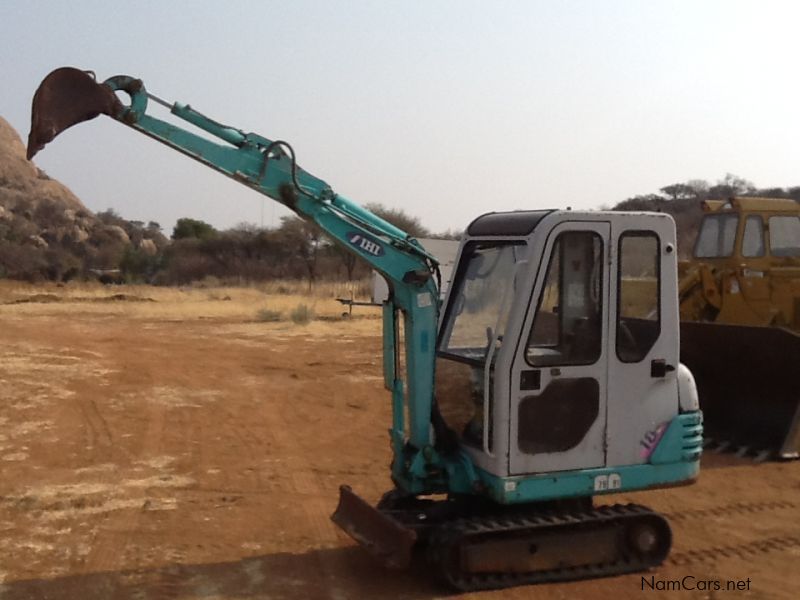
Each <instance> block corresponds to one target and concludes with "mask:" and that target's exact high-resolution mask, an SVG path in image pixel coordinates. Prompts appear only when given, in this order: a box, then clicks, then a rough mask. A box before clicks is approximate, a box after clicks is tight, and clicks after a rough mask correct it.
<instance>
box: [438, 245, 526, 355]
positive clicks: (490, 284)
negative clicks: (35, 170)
mask: <svg viewBox="0 0 800 600" xmlns="http://www.w3.org/2000/svg"><path fill="white" fill-rule="evenodd" d="M524 249H525V245H524V244H522V243H521V242H473V243H472V244H470V245H469V246H467V248H466V249H465V251H464V254H463V256H462V259H461V265H460V267H459V269H458V273H457V275H456V281H455V282H454V283H453V289H452V291H451V293H450V301H449V304H448V307H447V312H446V314H445V320H444V322H443V323H442V328H441V337H440V340H439V353H440V355H443V356H447V357H448V358H452V359H455V360H461V361H463V362H469V363H473V364H481V363H484V362H485V360H486V355H487V353H488V350H489V347H490V345H491V344H492V342H493V341H495V340H497V343H499V342H501V341H502V336H503V333H504V331H505V327H506V321H507V320H508V313H509V311H510V309H511V300H512V296H513V287H514V281H513V280H514V271H515V266H516V264H517V262H519V261H520V260H521V257H522V254H523V251H524Z"/></svg>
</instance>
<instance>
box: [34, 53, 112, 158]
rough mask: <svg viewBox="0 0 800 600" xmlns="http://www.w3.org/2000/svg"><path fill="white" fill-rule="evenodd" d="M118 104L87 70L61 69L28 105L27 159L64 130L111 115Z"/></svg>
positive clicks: (50, 76)
mask: <svg viewBox="0 0 800 600" xmlns="http://www.w3.org/2000/svg"><path fill="white" fill-rule="evenodd" d="M122 109H123V106H122V103H121V102H120V101H119V99H118V98H117V96H116V94H114V92H113V91H112V90H111V88H109V87H108V86H105V85H102V84H99V83H97V82H96V81H95V79H94V77H93V74H92V73H91V71H81V70H80V69H75V68H73V67H61V68H60V69H56V70H55V71H53V72H52V73H50V74H49V75H48V76H47V77H45V78H44V79H43V80H42V83H41V84H39V88H38V89H37V90H36V93H35V94H34V96H33V105H32V106H31V131H30V133H29V134H28V153H27V156H28V160H30V159H32V158H33V157H34V155H35V154H36V153H37V152H38V151H39V150H41V149H42V148H44V147H45V145H46V144H47V143H48V142H50V141H52V140H53V139H54V138H55V137H56V136H57V135H58V134H60V133H61V132H62V131H64V130H65V129H67V128H69V127H72V126H73V125H75V124H77V123H81V122H82V121H88V120H89V119H94V118H95V117H96V116H97V115H99V114H106V115H109V116H115V115H116V114H118V113H119V112H120V111H121V110H122Z"/></svg>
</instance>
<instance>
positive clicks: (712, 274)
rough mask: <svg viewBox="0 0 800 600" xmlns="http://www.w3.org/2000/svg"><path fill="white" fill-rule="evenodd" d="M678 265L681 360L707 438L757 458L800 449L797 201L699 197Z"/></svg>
mask: <svg viewBox="0 0 800 600" xmlns="http://www.w3.org/2000/svg"><path fill="white" fill-rule="evenodd" d="M703 210H704V215H703V219H702V221H701V222H700V229H699V233H698V236H697V240H696V242H695V246H694V250H693V253H692V258H691V259H690V260H688V261H685V262H684V261H681V262H680V263H679V273H680V290H679V295H680V313H681V361H682V362H683V363H684V364H686V365H687V366H688V367H689V369H690V370H691V372H692V374H693V375H694V376H695V378H696V382H697V388H698V392H699V395H700V399H701V403H702V408H703V414H704V420H705V433H706V438H707V445H709V446H710V447H711V448H713V449H715V450H719V451H731V452H736V453H737V454H739V455H740V456H750V457H752V458H755V459H756V460H765V459H769V458H779V459H792V458H798V457H799V456H800V377H797V375H796V373H795V372H794V369H796V368H797V365H798V362H799V361H800V204H798V203H797V202H795V201H794V200H791V199H780V198H756V197H741V198H730V199H728V200H725V201H711V200H708V201H705V202H704V203H703Z"/></svg>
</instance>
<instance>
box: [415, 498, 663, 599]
mask: <svg viewBox="0 0 800 600" xmlns="http://www.w3.org/2000/svg"><path fill="white" fill-rule="evenodd" d="M642 516H655V517H659V518H662V517H661V515H659V514H658V513H656V512H654V511H652V510H650V509H649V508H646V507H644V506H640V505H637V504H615V505H608V506H598V507H596V508H594V509H592V510H590V511H585V512H578V513H556V512H549V513H542V514H539V515H525V516H524V517H515V516H508V515H498V516H495V517H480V518H470V519H458V520H455V521H452V522H450V523H446V524H444V525H442V526H440V527H439V529H438V530H437V531H436V532H435V533H434V534H433V535H432V537H431V539H430V542H429V546H428V558H429V560H430V561H431V562H433V563H434V564H435V565H436V566H437V567H438V569H439V571H440V575H441V576H442V577H443V578H444V581H445V583H447V584H448V585H450V586H452V587H454V588H456V589H458V590H460V591H463V592H468V591H475V590H488V589H498V588H505V587H513V586H518V585H529V584H536V583H547V582H554V581H572V580H576V579H586V578H595V577H606V576H610V575H620V574H623V573H630V572H636V571H641V570H645V569H647V568H649V567H652V566H656V565H658V564H660V562H661V561H652V560H648V559H646V558H639V557H636V556H633V555H632V554H629V555H626V556H623V555H620V556H619V557H618V559H617V560H616V561H614V562H613V563H597V564H587V565H581V566H571V567H565V568H561V569H551V570H547V571H539V572H535V571H534V572H529V573H478V574H475V573H473V574H467V573H458V574H456V573H451V572H448V571H447V570H446V568H445V567H444V566H443V565H442V564H441V558H442V555H441V552H442V549H443V548H446V547H449V546H451V544H454V543H458V542H457V540H458V539H459V538H463V537H467V536H472V535H481V534H486V533H513V532H516V531H521V530H528V531H532V530H536V529H543V530H544V529H551V528H553V527H554V526H564V527H567V528H569V529H572V528H573V527H576V528H580V529H581V530H585V528H586V527H591V526H597V527H598V528H599V527H602V526H607V525H612V524H614V523H615V522H616V523H620V522H623V521H628V520H631V521H633V520H635V519H636V518H638V517H642ZM568 534H569V533H568V531H566V532H565V535H568Z"/></svg>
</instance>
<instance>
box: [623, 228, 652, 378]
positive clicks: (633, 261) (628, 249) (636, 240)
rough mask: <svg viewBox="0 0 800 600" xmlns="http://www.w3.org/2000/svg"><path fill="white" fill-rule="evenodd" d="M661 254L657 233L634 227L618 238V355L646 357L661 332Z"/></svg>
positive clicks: (634, 358)
mask: <svg viewBox="0 0 800 600" xmlns="http://www.w3.org/2000/svg"><path fill="white" fill-rule="evenodd" d="M660 281H661V255H660V244H659V239H658V236H656V235H655V234H653V233H650V232H639V231H631V232H626V233H624V234H622V235H621V236H620V238H619V275H618V280H617V290H618V291H617V302H618V306H617V333H616V340H617V341H616V346H617V356H618V357H619V359H620V360H621V361H622V362H626V363H634V362H639V361H641V360H643V359H644V358H645V357H646V356H647V353H648V352H650V349H651V348H652V347H653V345H654V344H655V343H656V340H658V336H659V335H660V334H661V304H660V299H661V293H660V289H659V285H660Z"/></svg>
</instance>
